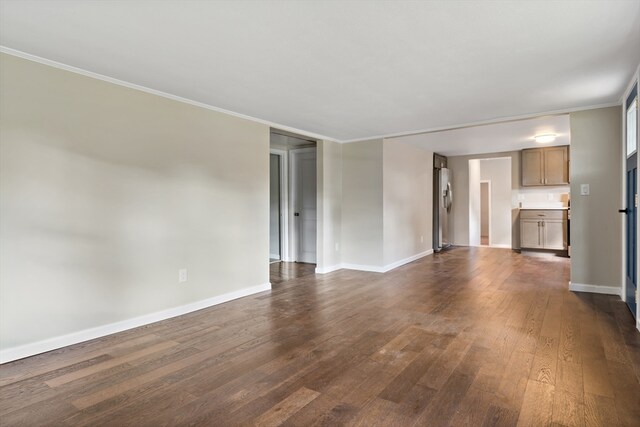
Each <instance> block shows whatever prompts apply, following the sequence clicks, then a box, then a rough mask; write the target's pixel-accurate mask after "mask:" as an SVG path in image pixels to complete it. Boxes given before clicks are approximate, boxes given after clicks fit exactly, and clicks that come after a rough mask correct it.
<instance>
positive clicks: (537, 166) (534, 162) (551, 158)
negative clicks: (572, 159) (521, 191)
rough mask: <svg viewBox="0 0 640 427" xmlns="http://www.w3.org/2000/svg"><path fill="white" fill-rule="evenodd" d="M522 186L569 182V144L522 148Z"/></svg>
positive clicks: (565, 183)
mask: <svg viewBox="0 0 640 427" xmlns="http://www.w3.org/2000/svg"><path fill="white" fill-rule="evenodd" d="M521 159H522V166H521V170H522V186H523V187H533V186H545V185H567V184H569V146H568V145H564V146H560V147H545V148H530V149H526V150H522V153H521Z"/></svg>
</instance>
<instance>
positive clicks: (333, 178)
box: [316, 141, 342, 273]
mask: <svg viewBox="0 0 640 427" xmlns="http://www.w3.org/2000/svg"><path fill="white" fill-rule="evenodd" d="M317 154H318V180H317V181H318V248H317V258H318V260H317V265H316V271H317V272H319V273H325V272H329V271H333V270H336V269H338V268H339V267H340V263H341V257H340V254H341V242H342V144H339V143H337V142H332V141H319V142H318V153H317Z"/></svg>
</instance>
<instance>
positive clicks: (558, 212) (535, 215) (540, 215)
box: [520, 209, 567, 220]
mask: <svg viewBox="0 0 640 427" xmlns="http://www.w3.org/2000/svg"><path fill="white" fill-rule="evenodd" d="M520 219H560V220H563V219H567V211H566V210H562V209H544V210H531V209H522V210H520Z"/></svg>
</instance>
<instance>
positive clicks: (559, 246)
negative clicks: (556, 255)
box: [520, 209, 568, 250]
mask: <svg viewBox="0 0 640 427" xmlns="http://www.w3.org/2000/svg"><path fill="white" fill-rule="evenodd" d="M567 236H568V234H567V211H565V210H560V209H558V210H528V209H527V210H521V211H520V247H521V248H523V249H553V250H566V249H567Z"/></svg>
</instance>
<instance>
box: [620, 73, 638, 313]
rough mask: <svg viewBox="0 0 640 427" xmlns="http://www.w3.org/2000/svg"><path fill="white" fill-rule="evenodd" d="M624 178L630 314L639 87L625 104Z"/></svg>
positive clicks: (634, 308)
mask: <svg viewBox="0 0 640 427" xmlns="http://www.w3.org/2000/svg"><path fill="white" fill-rule="evenodd" d="M625 139H626V144H625V145H626V149H625V153H626V170H625V173H626V178H625V187H626V189H625V193H626V194H625V202H626V207H625V209H623V210H621V212H623V213H625V214H626V215H625V217H626V221H625V242H626V243H625V245H626V247H625V265H626V268H625V300H626V302H627V305H628V306H629V309H630V310H631V313H632V314H633V316H634V317H636V313H637V302H638V301H637V295H638V294H637V289H638V283H637V254H638V253H637V244H638V241H637V232H638V231H637V208H638V188H637V182H638V181H637V180H638V149H637V148H638V86H637V84H636V86H635V87H634V88H633V89H632V90H631V93H629V96H628V97H627V99H626V102H625Z"/></svg>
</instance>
